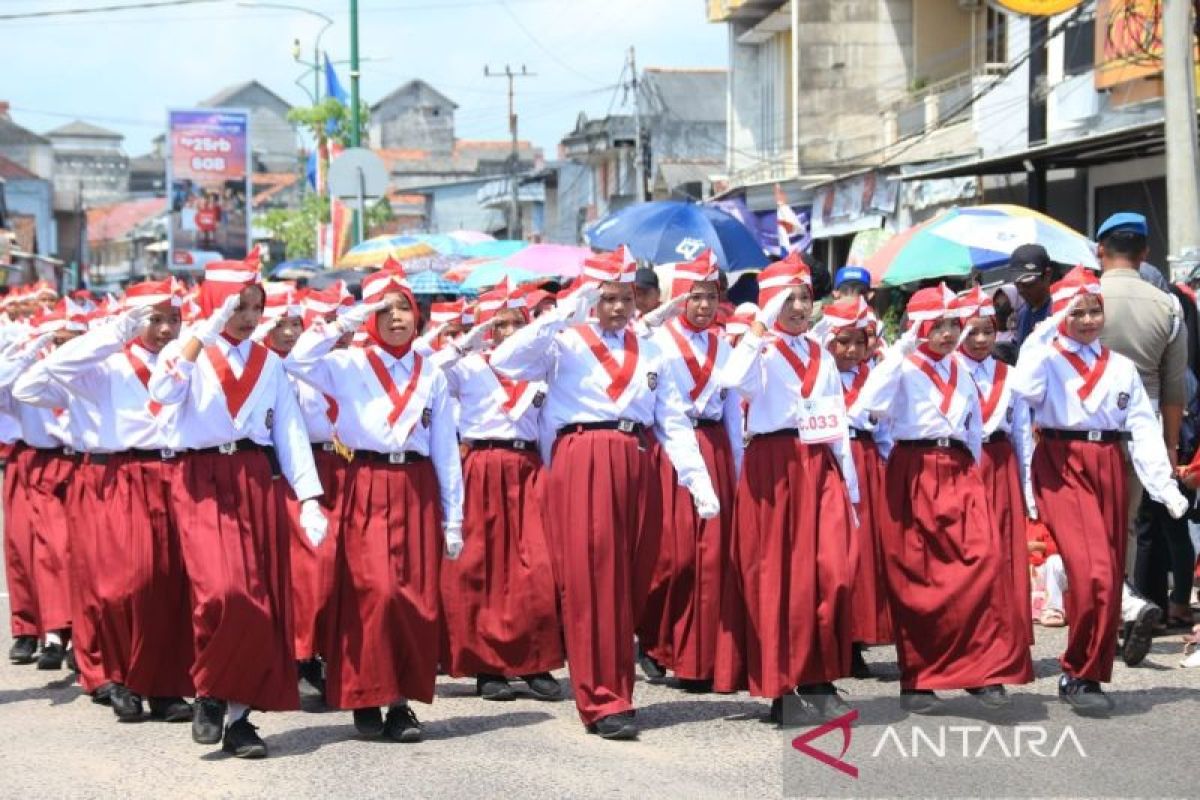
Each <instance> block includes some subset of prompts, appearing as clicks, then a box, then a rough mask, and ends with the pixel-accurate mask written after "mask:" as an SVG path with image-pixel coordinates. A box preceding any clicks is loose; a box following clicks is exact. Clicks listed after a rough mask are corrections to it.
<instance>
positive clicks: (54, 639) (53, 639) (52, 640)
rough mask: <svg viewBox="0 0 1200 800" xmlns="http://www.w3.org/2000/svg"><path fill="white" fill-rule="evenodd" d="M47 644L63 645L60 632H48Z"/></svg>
mask: <svg viewBox="0 0 1200 800" xmlns="http://www.w3.org/2000/svg"><path fill="white" fill-rule="evenodd" d="M46 644H62V635H61V634H59V632H58V631H47V632H46Z"/></svg>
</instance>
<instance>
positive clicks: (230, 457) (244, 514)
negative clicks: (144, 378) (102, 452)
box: [149, 258, 326, 758]
mask: <svg viewBox="0 0 1200 800" xmlns="http://www.w3.org/2000/svg"><path fill="white" fill-rule="evenodd" d="M257 267H258V264H257V259H255V258H250V259H248V260H247V261H219V262H214V263H212V264H209V265H208V266H207V267H206V268H205V280H204V283H203V285H202V286H201V287H200V295H199V303H200V306H201V313H202V314H203V315H204V317H203V318H202V319H201V320H199V321H198V322H196V323H195V324H194V325H192V326H191V327H190V328H188V329H187V331H186V332H185V333H184V334H183V335H182V336H181V337H180V339H179V340H177V341H176V342H173V343H172V344H170V345H168V346H167V347H166V348H164V349H163V352H162V354H161V355H160V356H159V359H158V362H157V363H156V364H155V366H154V369H153V370H152V373H151V376H150V383H149V388H150V397H151V399H152V400H153V401H155V402H157V403H162V404H164V405H178V406H179V410H178V418H177V422H176V425H175V433H174V435H173V437H172V439H173V441H172V447H173V448H174V449H176V450H179V449H186V450H187V451H188V452H187V453H185V454H184V455H183V456H181V458H180V464H179V476H178V477H179V479H178V480H177V482H176V484H175V487H174V492H173V493H172V498H171V500H172V506H173V508H174V511H175V516H176V521H177V522H178V525H179V533H180V542H181V544H182V549H183V559H184V564H185V567H186V570H187V573H188V578H189V580H190V581H191V586H192V597H193V613H192V628H193V635H194V642H195V651H196V652H195V662H194V664H193V666H192V679H193V682H194V683H195V686H196V695H197V698H196V707H195V715H194V717H193V720H192V737H193V738H194V739H195V740H196V741H197V742H199V743H201V744H215V743H216V742H217V741H221V740H222V738H223V740H224V741H223V745H222V746H223V748H224V749H225V750H226V751H227V752H230V753H233V754H234V755H236V756H239V757H243V758H261V757H263V756H265V755H266V751H267V748H266V745H265V744H264V743H263V741H262V739H260V738H259V737H258V735H257V734H256V733H255V728H254V726H253V725H251V724H250V722H249V719H248V716H249V712H250V710H251V709H258V710H261V711H286V710H291V709H295V708H297V707H298V706H299V703H300V698H299V694H298V693H297V688H296V683H297V681H296V664H295V650H294V642H293V639H292V628H291V625H292V620H291V617H292V614H291V585H290V581H289V571H290V569H289V567H290V564H289V551H290V540H289V536H288V526H287V525H285V524H283V520H282V517H283V515H284V514H286V507H285V504H284V502H283V498H284V494H283V488H282V486H281V485H279V484H276V483H275V482H274V481H273V476H274V475H275V474H276V473H277V472H282V474H283V476H284V477H285V478H286V479H287V483H288V485H290V486H291V487H292V489H293V490H294V491H295V493H296V496H297V497H299V498H301V514H300V521H301V524H302V525H303V527H304V528H305V531H306V532H307V533H308V535H309V537H310V538H311V539H312V540H313V541H314V542H320V541H321V540H322V539H323V538H324V536H325V530H326V521H325V517H324V515H323V514H322V513H321V509H320V505H319V503H318V498H320V496H321V482H320V480H319V479H318V477H317V471H316V467H315V466H314V464H313V457H312V449H311V447H310V445H309V442H308V434H307V432H306V431H305V429H304V419H303V417H302V416H301V414H300V407H299V404H298V403H297V401H296V395H295V392H293V391H292V388H291V384H290V383H289V382H288V379H287V375H286V373H285V372H284V370H283V363H282V360H281V359H280V358H279V356H277V355H275V354H274V353H272V352H271V351H270V350H269V349H268V348H266V347H264V346H263V345H261V344H259V343H257V342H255V341H253V340H252V339H251V335H252V334H253V333H254V330H255V328H256V327H257V326H258V324H259V322H260V321H261V318H262V310H263V305H264V302H265V294H264V292H263V289H262V286H261V283H260V281H259V274H258V269H257ZM276 465H278V466H277V467H276ZM222 702H224V703H225V704H226V709H225V711H226V716H227V724H226V725H225V728H224V731H223V735H222V729H221V724H220V723H221V714H222Z"/></svg>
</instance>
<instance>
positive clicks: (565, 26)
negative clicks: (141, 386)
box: [0, 0, 727, 158]
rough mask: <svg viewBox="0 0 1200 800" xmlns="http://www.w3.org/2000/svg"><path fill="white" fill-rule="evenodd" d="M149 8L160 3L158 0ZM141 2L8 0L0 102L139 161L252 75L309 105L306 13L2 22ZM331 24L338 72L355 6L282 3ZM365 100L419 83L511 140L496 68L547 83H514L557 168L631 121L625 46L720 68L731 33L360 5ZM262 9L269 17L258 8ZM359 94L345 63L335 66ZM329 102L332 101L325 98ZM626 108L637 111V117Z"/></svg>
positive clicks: (482, 4) (480, 135)
mask: <svg viewBox="0 0 1200 800" xmlns="http://www.w3.org/2000/svg"><path fill="white" fill-rule="evenodd" d="M147 1H148V2H152V1H153V0H147ZM134 2H138V0H0V37H2V39H3V41H4V47H3V55H0V61H2V63H3V68H2V69H0V100H7V101H8V102H9V103H10V104H11V106H12V109H11V111H10V113H11V114H12V117H13V119H14V121H15V122H17V123H18V124H20V125H23V126H24V127H26V128H29V129H31V130H34V131H37V132H39V133H40V132H44V131H47V130H50V129H51V128H54V127H57V126H59V125H62V124H64V123H66V122H69V121H71V120H72V119H76V118H79V119H83V120H86V121H88V122H92V123H93V124H97V125H101V126H103V127H106V128H109V129H112V130H116V131H119V132H120V133H122V134H124V135H125V137H126V139H125V143H124V148H125V152H126V153H127V154H129V155H131V156H135V155H140V154H142V153H145V152H147V151H148V150H149V149H150V143H151V140H152V139H153V138H154V137H155V136H156V135H157V134H159V133H160V132H161V131H162V128H163V125H164V120H165V117H166V109H168V108H186V107H189V106H192V105H194V104H196V103H197V102H199V101H201V100H204V99H205V98H207V97H210V96H212V95H214V94H216V92H217V91H219V90H220V89H222V88H224V87H226V86H229V85H232V84H235V83H240V82H244V81H247V80H250V79H256V80H258V81H259V82H261V83H262V84H263V85H265V86H267V87H268V88H269V89H271V90H272V91H274V92H275V93H277V94H279V95H280V96H281V97H283V98H284V99H285V100H287V101H288V102H289V103H292V104H294V105H304V104H307V103H308V102H309V100H308V95H307V94H306V93H305V91H304V90H302V89H301V88H300V87H299V86H298V85H297V84H296V83H295V81H296V80H297V79H298V78H303V83H304V85H305V86H306V87H311V86H312V75H311V73H309V74H308V75H307V76H305V74H304V70H305V67H303V66H301V65H298V64H297V63H296V62H295V61H293V59H292V53H291V51H292V42H293V40H294V39H299V40H300V42H301V46H302V48H303V52H304V55H303V58H304V59H305V60H310V59H311V54H312V50H313V44H314V39H315V37H316V36H317V33H318V31H319V30H320V29H321V27H322V26H323V25H324V24H325V23H324V22H323V21H322V20H320V19H317V18H315V17H313V16H311V15H309V14H306V13H304V12H302V11H293V10H281V9H271V8H265V7H262V6H263V5H264V4H265V2H260V3H241V4H239V3H237V2H234V0H220V1H219V2H211V3H201V4H196V5H192V6H182V7H174V8H155V9H141V10H134V11H124V12H117V13H105V14H87V15H78V16H68V17H49V18H40V19H32V20H5V19H3V16H4V15H6V14H14V13H20V12H29V11H46V10H58V9H78V8H87V7H97V6H107V5H116V4H126V3H134ZM279 2H281V3H284V4H287V5H296V6H301V7H304V8H308V9H311V10H313V11H318V12H321V13H323V14H325V15H326V16H328V17H330V18H332V19H333V20H334V24H333V25H332V26H330V27H329V28H328V29H327V30H326V31H325V32H324V34H323V38H322V40H321V47H322V49H323V50H325V51H327V52H328V53H329V56H330V58H331V59H332V60H333V61H335V62H337V61H339V60H343V59H348V58H349V53H350V26H349V6H350V3H349V0H279ZM358 5H359V53H360V57H362V58H363V59H364V61H363V64H362V69H361V72H362V80H361V92H362V97H363V98H364V99H365V100H366V101H367V102H368V103H373V102H375V101H377V100H379V99H380V98H381V97H383V96H384V95H386V94H387V93H388V92H390V91H391V90H392V89H394V88H396V87H397V86H400V85H401V84H403V83H404V82H405V81H407V80H410V79H412V78H422V79H424V80H425V81H427V82H428V83H430V84H431V85H432V86H434V87H435V88H436V89H438V90H439V91H441V92H442V93H443V94H445V95H446V96H447V97H449V98H450V99H452V100H454V101H455V102H456V103H458V106H459V108H458V111H457V112H456V125H457V135H458V137H459V138H462V139H506V138H508V118H507V113H508V112H507V95H506V92H507V84H506V81H504V80H498V79H492V78H485V77H484V75H483V67H484V65H485V64H486V65H490V66H491V67H492V68H493V69H501V70H502V69H503V68H504V65H505V64H509V65H511V66H512V67H513V68H514V69H518V68H519V67H520V65H522V64H523V65H524V66H525V67H526V68H527V69H528V70H529V72H532V73H536V77H530V78H522V79H519V80H518V81H517V113H518V116H519V119H520V136H521V138H522V139H531V140H532V141H533V143H534V144H535V145H537V146H539V147H542V148H543V149H544V150H545V152H546V156H547V157H548V158H553V157H554V155H555V151H556V147H557V144H558V142H559V140H560V139H561V138H562V136H563V135H564V134H566V133H567V132H568V131H570V130H571V129H572V128H573V127H574V125H575V119H576V117H577V116H578V114H579V113H580V112H585V113H587V114H588V116H589V117H596V116H603V115H604V114H605V113H607V112H608V111H609V110H610V109H611V110H612V112H613V113H620V112H621V110H622V104H623V102H625V97H624V93H623V92H621V91H619V90H615V89H614V86H615V85H616V84H617V83H618V82H619V80H620V79H621V75H622V66H623V64H624V62H625V59H626V54H627V50H628V48H629V47H630V46H633V47H634V48H635V50H636V57H637V64H638V70H639V71H641V69H643V68H644V67H647V66H656V67H724V66H726V63H727V54H726V34H725V26H724V25H719V24H709V23H708V22H707V21H706V20H705V1H704V0H360V1H359V4H358ZM255 6H257V7H255ZM337 69H338V71H339V77H340V78H341V80H342V83H343V85H344V86H345V87H346V89H347V91H348V90H349V68H348V65H345V64H343V65H339V66H338V67H337ZM322 91H323V89H322ZM625 108H626V110H628V108H629V106H628V105H626V106H625Z"/></svg>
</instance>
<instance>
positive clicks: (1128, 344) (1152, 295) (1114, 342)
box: [1096, 212, 1195, 663]
mask: <svg viewBox="0 0 1200 800" xmlns="http://www.w3.org/2000/svg"><path fill="white" fill-rule="evenodd" d="M1148 236H1149V226H1148V225H1147V224H1146V218H1145V217H1144V216H1142V215H1141V214H1135V213H1131V212H1122V213H1119V214H1113V215H1112V216H1110V217H1109V218H1108V219H1106V220H1105V221H1104V222H1103V223H1102V224H1101V225H1100V228H1099V229H1098V230H1097V231H1096V241H1097V242H1098V243H1099V248H1098V251H1097V254H1098V256H1099V258H1100V265H1101V268H1102V269H1103V274H1102V276H1101V279H1100V283H1101V286H1102V288H1103V292H1104V313H1105V317H1106V322H1105V325H1104V333H1103V334H1102V339H1103V341H1104V344H1105V345H1107V346H1109V347H1111V348H1112V349H1113V350H1114V351H1115V352H1118V353H1120V354H1122V355H1124V356H1127V357H1128V358H1130V359H1132V361H1133V362H1134V364H1135V365H1136V366H1137V370H1138V374H1139V375H1140V376H1141V378H1142V382H1143V383H1144V384H1145V386H1146V393H1147V394H1148V395H1149V397H1150V401H1151V402H1152V403H1153V404H1154V405H1155V406H1156V408H1157V409H1158V411H1159V415H1160V417H1161V419H1162V426H1163V438H1164V440H1165V441H1166V445H1167V452H1168V453H1169V455H1170V457H1171V460H1172V464H1175V462H1176V460H1177V455H1178V449H1179V429H1180V423H1181V420H1182V418H1183V408H1184V405H1185V404H1186V402H1187V378H1186V373H1187V368H1188V365H1187V359H1188V351H1187V336H1186V334H1185V332H1184V327H1183V314H1182V309H1181V307H1180V305H1179V303H1178V301H1177V300H1176V299H1175V298H1174V297H1173V296H1172V295H1170V294H1167V293H1166V292H1163V291H1160V290H1159V289H1156V288H1155V287H1154V286H1153V285H1152V284H1151V283H1150V282H1148V281H1147V280H1145V279H1144V278H1143V277H1142V275H1141V274H1140V269H1141V267H1142V265H1143V263H1144V262H1145V260H1146V255H1147V253H1148V252H1149V245H1148ZM1132 483H1133V487H1132V488H1131V501H1133V502H1131V504H1130V508H1136V509H1137V516H1136V518H1135V519H1134V521H1133V522H1132V525H1131V531H1130V533H1131V535H1132V536H1134V537H1135V539H1136V542H1135V546H1134V547H1131V548H1130V551H1132V553H1133V559H1132V561H1133V563H1132V571H1131V573H1130V574H1131V577H1132V579H1133V585H1134V588H1135V589H1137V590H1138V592H1140V593H1142V594H1143V595H1145V596H1146V597H1147V598H1148V599H1149V600H1151V601H1153V603H1154V604H1156V605H1157V606H1158V607H1160V608H1161V609H1163V610H1166V611H1168V612H1169V613H1170V614H1172V615H1173V616H1176V617H1180V618H1184V619H1188V618H1190V617H1191V608H1190V606H1189V604H1188V601H1189V600H1190V595H1191V588H1192V583H1191V580H1190V578H1191V571H1192V570H1191V568H1192V566H1194V563H1195V553H1194V551H1193V550H1192V545H1191V539H1190V537H1189V535H1188V527H1187V522H1186V520H1175V519H1172V518H1171V516H1170V515H1169V514H1168V513H1167V511H1166V508H1164V507H1163V506H1162V505H1161V504H1160V503H1155V502H1154V501H1152V500H1151V499H1150V498H1149V497H1148V496H1146V495H1145V494H1144V493H1143V492H1142V491H1141V486H1140V485H1138V484H1137V482H1136V481H1133V482H1132ZM1138 501H1140V503H1139V502H1138ZM1171 561H1179V562H1185V561H1186V562H1187V568H1180V569H1178V570H1175V575H1176V582H1177V583H1178V584H1180V585H1178V586H1176V587H1175V591H1174V592H1172V594H1171V596H1170V597H1168V595H1167V579H1166V578H1167V566H1168V564H1169V563H1170V562H1171ZM1126 566H1127V570H1128V568H1129V567H1130V565H1129V564H1128V563H1127V565H1126ZM1147 605H1148V604H1147ZM1141 611H1142V613H1141V614H1140V616H1142V617H1146V616H1152V617H1154V619H1155V620H1157V618H1158V617H1159V616H1160V614H1156V613H1153V612H1151V611H1149V610H1147V609H1141ZM1127 627H1128V626H1127ZM1141 627H1142V628H1144V627H1145V625H1144V620H1143V625H1142V626H1141ZM1132 633H1133V635H1130V636H1127V637H1126V644H1125V652H1124V654H1123V655H1124V657H1125V661H1126V663H1130V662H1133V663H1137V662H1138V661H1141V659H1142V658H1143V657H1145V652H1144V649H1143V648H1145V647H1148V645H1149V637H1148V635H1147V634H1148V631H1143V630H1142V629H1141V628H1138V629H1136V630H1134V631H1133V632H1132ZM1131 650H1132V652H1130V651H1131Z"/></svg>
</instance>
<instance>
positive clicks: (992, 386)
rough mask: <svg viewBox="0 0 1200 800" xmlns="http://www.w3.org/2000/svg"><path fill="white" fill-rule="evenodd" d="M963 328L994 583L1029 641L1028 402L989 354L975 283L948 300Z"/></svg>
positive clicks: (984, 308)
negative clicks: (996, 533)
mask: <svg viewBox="0 0 1200 800" xmlns="http://www.w3.org/2000/svg"><path fill="white" fill-rule="evenodd" d="M954 306H955V308H957V309H959V310H960V311H961V313H962V315H963V324H964V326H965V328H966V330H965V332H964V334H963V342H962V345H961V346H960V347H959V348H958V355H959V357H960V358H961V359H962V362H963V366H964V367H965V368H966V370H967V372H968V373H969V374H970V375H971V377H972V378H973V379H974V380H975V386H976V387H977V389H978V392H979V405H980V420H981V426H980V427H981V433H982V442H983V447H982V449H981V451H980V456H981V457H980V461H979V468H980V473H981V475H980V477H982V478H983V485H984V488H985V489H987V494H988V503H989V505H990V507H991V510H992V519H993V521H994V522H995V524H996V526H997V527H998V528H999V530H1000V538H1001V542H1000V544H1001V547H1002V549H1003V550H1002V552H1003V553H1004V559H1003V560H1004V567H1003V573H1002V574H1004V575H1006V576H1007V578H1006V579H1005V580H1002V581H1001V582H1000V583H999V584H998V588H1000V589H1003V590H1005V591H1008V592H1011V595H1012V596H1011V597H1010V598H1008V599H1001V603H1002V605H1003V607H1004V608H1006V609H1011V610H1012V611H1014V612H1015V613H1016V615H1017V616H1016V624H1017V626H1018V627H1019V628H1020V629H1021V630H1022V631H1023V632H1024V633H1025V636H1026V641H1027V642H1028V643H1029V645H1030V646H1032V645H1033V611H1032V602H1033V595H1032V592H1031V588H1030V585H1029V546H1028V543H1027V538H1026V535H1025V517H1026V515H1027V514H1028V515H1029V516H1030V517H1032V518H1034V519H1036V518H1037V507H1036V505H1035V504H1034V502H1033V487H1032V484H1031V483H1030V482H1029V475H1028V469H1027V466H1026V465H1027V464H1028V463H1029V457H1030V456H1032V454H1033V422H1032V419H1031V417H1030V414H1029V406H1028V405H1027V404H1026V403H1025V401H1024V400H1022V399H1021V398H1019V397H1015V396H1014V395H1013V393H1012V386H1011V375H1012V371H1011V369H1010V368H1009V367H1008V365H1007V364H1005V363H1004V362H1002V361H998V360H997V359H996V357H995V356H993V355H992V348H993V347H994V346H995V344H996V334H997V333H998V331H997V329H996V309H995V306H994V305H993V304H992V298H991V297H989V296H988V295H986V294H984V292H983V289H982V288H980V287H978V286H976V287H975V288H974V289H972V290H971V291H969V292H967V293H965V294H963V295H961V296H959V297H958V298H957V299H956V300H955V301H954Z"/></svg>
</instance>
